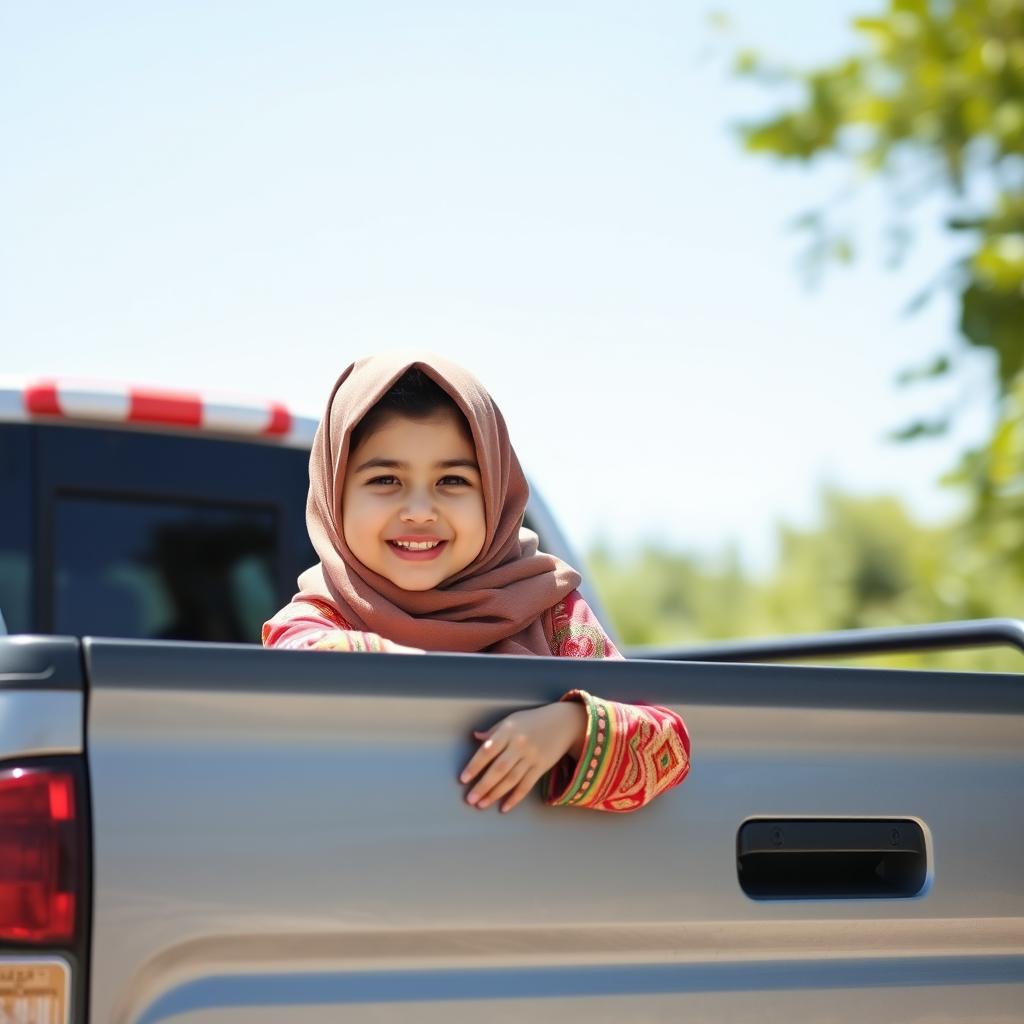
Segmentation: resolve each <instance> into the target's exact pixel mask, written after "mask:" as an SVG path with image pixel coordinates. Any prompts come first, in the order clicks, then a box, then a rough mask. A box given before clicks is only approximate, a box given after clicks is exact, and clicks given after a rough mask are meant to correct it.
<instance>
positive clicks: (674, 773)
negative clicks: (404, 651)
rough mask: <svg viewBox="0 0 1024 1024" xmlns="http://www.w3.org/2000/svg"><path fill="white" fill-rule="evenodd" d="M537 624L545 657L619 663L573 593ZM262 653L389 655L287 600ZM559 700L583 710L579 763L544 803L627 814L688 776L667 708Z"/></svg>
mask: <svg viewBox="0 0 1024 1024" xmlns="http://www.w3.org/2000/svg"><path fill="white" fill-rule="evenodd" d="M542 622H543V627H544V632H545V635H546V636H547V640H548V646H549V648H550V650H551V653H552V655H554V656H555V657H559V658H617V659H619V658H621V657H622V655H621V654H619V652H618V651H617V650H616V649H615V645H614V644H613V643H612V641H611V639H610V638H609V637H608V635H607V633H605V631H604V629H603V628H602V627H601V624H600V622H598V620H597V617H596V616H595V615H594V613H593V612H592V611H591V610H590V606H589V605H588V604H587V602H586V601H585V600H584V599H583V598H582V596H581V595H580V594H579V592H578V591H573V592H572V593H571V594H570V595H569V596H568V597H567V598H565V600H563V601H560V602H559V603H558V604H557V605H555V607H554V608H552V609H550V610H549V611H548V612H547V613H546V614H545V615H544V616H542ZM263 644H264V646H265V647H278V648H287V649H291V650H318V651H381V652H386V651H389V650H391V649H392V647H391V644H390V642H389V641H388V640H386V639H385V638H384V637H381V636H378V635H377V634H376V633H366V632H363V631H361V630H355V629H352V628H350V626H349V624H348V623H347V622H346V621H345V620H344V619H343V618H342V616H341V614H340V612H339V611H338V609H337V608H335V607H334V606H333V605H332V604H331V603H330V602H329V601H326V600H322V599H319V598H308V597H307V598H303V599H301V600H295V601H292V603H291V604H289V605H288V606H287V607H285V608H283V609H282V610H281V611H279V612H278V613H277V614H276V615H275V616H274V617H273V618H272V619H271V620H270V621H269V622H268V623H266V624H265V625H264V627H263ZM562 700H575V701H579V702H580V703H582V704H583V705H584V706H585V707H586V709H587V719H588V721H587V732H586V737H585V739H584V741H583V754H582V756H581V757H580V759H579V762H578V763H575V764H574V763H573V760H572V758H570V757H566V758H565V759H564V760H563V761H562V762H561V763H560V764H558V765H556V766H555V768H553V769H552V770H551V772H549V773H548V776H547V779H546V780H545V781H544V783H543V785H544V791H545V798H546V801H547V803H549V804H552V805H557V806H567V807H586V808H590V809H592V810H598V811H615V812H623V811H634V810H636V809H637V808H639V807H643V806H644V804H647V803H650V801H651V800H653V799H654V798H655V797H656V796H657V795H658V794H659V793H663V792H664V791H665V790H666V789H671V788H672V787H673V786H676V785H678V784H679V783H680V782H682V781H683V779H684V778H685V777H686V774H687V772H688V771H689V770H690V737H689V734H688V733H687V731H686V726H685V724H684V723H683V720H682V718H680V716H679V715H677V714H676V713H675V712H674V711H670V710H669V709H668V708H662V707H653V706H646V705H633V704H621V703H617V702H616V701H609V700H602V699H601V698H600V697H594V696H592V695H591V694H589V693H586V692H585V691H583V690H572V691H571V692H569V693H567V694H565V696H564V697H562Z"/></svg>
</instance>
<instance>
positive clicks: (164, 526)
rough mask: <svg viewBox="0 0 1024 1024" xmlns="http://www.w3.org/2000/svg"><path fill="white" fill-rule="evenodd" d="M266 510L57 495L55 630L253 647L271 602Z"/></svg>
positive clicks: (273, 531)
mask: <svg viewBox="0 0 1024 1024" xmlns="http://www.w3.org/2000/svg"><path fill="white" fill-rule="evenodd" d="M276 536H277V524H276V517H275V513H274V511H273V510H272V509H267V508H260V507H256V508H251V507H230V506H220V505H200V504H190V503H186V502H176V501H153V500H121V499H113V498H110V497H93V496H81V495H58V496H57V499H56V502H55V517H54V551H55V561H56V565H57V567H58V568H57V573H56V587H55V592H54V603H55V608H54V628H55V631H56V632H58V633H71V634H76V635H79V636H81V635H83V634H91V635H93V636H118V637H136V638H140V639H143V638H144V639H163V640H214V641H223V642H231V641H248V642H252V643H258V642H259V638H260V627H261V626H262V624H263V622H264V621H265V620H266V619H268V618H270V616H272V615H273V614H274V612H275V611H276V610H277V608H278V595H277V589H278V588H277V580H276V575H275V567H276V565H277V557H278V556H277V551H276V550H275V545H276V540H275V538H276Z"/></svg>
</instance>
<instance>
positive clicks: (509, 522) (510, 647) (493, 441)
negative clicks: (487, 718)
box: [296, 354, 580, 654]
mask: <svg viewBox="0 0 1024 1024" xmlns="http://www.w3.org/2000/svg"><path fill="white" fill-rule="evenodd" d="M412 367H416V368H418V369H420V370H422V371H423V372H424V373H425V374H426V375H427V376H428V377H430V378H431V379H432V380H434V381H435V382H436V383H437V384H438V385H439V386H440V387H441V388H442V389H443V390H444V391H446V392H447V393H448V394H449V395H450V396H451V397H452V399H453V400H454V402H455V404H456V405H457V406H458V407H459V409H460V410H461V411H462V414H463V415H464V416H465V417H466V421H467V422H468V423H469V427H470V430H471V431H472V435H473V443H474V445H475V446H476V457H477V463H478V464H479V466H480V473H481V478H482V485H483V498H484V516H485V522H486V534H485V539H484V546H483V548H482V549H481V551H480V554H479V555H478V556H477V557H476V559H475V560H474V561H473V562H471V563H470V564H469V565H468V566H466V568H464V569H463V570H462V571H461V572H459V573H457V574H456V575H455V576H452V577H451V578H450V579H447V580H445V581H444V582H443V583H441V585H440V586H438V587H436V588H435V589H433V590H426V591H410V590H402V589H401V588H400V587H397V586H395V584H393V583H392V582H391V581H390V580H387V579H385V578H384V577H383V576H379V575H377V573H375V572H373V571H371V570H370V569H368V568H367V567H366V566H364V565H363V564H362V563H361V562H360V561H359V560H358V559H357V558H356V557H355V555H353V554H352V552H351V551H350V550H349V547H348V545H347V544H346V543H345V538H344V535H343V534H342V528H341V523H342V517H341V495H342V490H343V487H344V482H345V465H346V462H347V460H348V454H349V451H348V449H349V438H350V437H351V434H352V428H353V427H354V426H355V425H356V424H357V423H358V422H359V421H360V420H361V419H362V418H363V416H365V415H366V413H367V412H369V411H370V409H371V408H373V406H374V405H375V404H376V402H377V401H378V400H379V399H380V398H381V397H382V396H383V395H384V393H385V392H386V391H387V390H388V389H389V388H390V387H391V386H392V385H393V384H394V383H395V382H396V381H397V380H398V378H399V377H401V376H402V374H403V373H405V372H406V370H409V369H410V368H412ZM529 493H530V492H529V487H528V485H527V483H526V477H525V476H524V475H523V471H522V469H521V468H520V465H519V460H518V459H517V458H516V454H515V452H514V451H513V450H512V445H511V443H510V441H509V437H508V430H507V428H506V426H505V420H504V418H503V417H502V415H501V412H500V410H499V409H498V407H497V405H495V404H494V399H492V398H491V396H490V395H489V394H488V393H487V392H486V391H485V390H484V388H483V386H482V385H481V384H480V382H479V381H478V380H477V379H476V378H475V377H473V376H472V374H470V373H469V372H467V371H466V370H464V369H462V367H460V366H456V365H455V364H454V363H451V362H449V361H448V360H446V359H443V358H441V357H439V356H433V355H431V356H425V357H409V356H408V355H401V354H395V355H381V356H371V357H369V358H368V359H361V360H360V361H359V362H356V363H353V364H352V365H351V366H349V368H348V369H347V370H345V372H344V373H343V374H342V375H341V377H339V378H338V382H337V384H335V386H334V390H333V391H332V392H331V397H330V398H329V399H328V402H327V411H326V412H325V413H324V417H323V419H322V420H321V421H320V426H319V427H318V428H317V432H316V436H315V437H314V439H313V449H312V451H311V452H310V457H309V498H308V501H307V504H306V525H307V527H308V529H309V536H310V539H311V540H312V542H313V547H314V548H315V549H316V553H317V554H318V555H319V556H320V562H319V564H318V565H315V566H313V567H312V568H311V569H307V570H306V571H305V572H304V573H303V574H302V575H301V576H300V577H299V594H297V595H296V597H298V598H302V597H318V598H327V599H328V600H329V601H332V602H333V603H334V604H335V605H337V607H338V610H339V611H340V612H341V614H342V616H343V617H344V618H345V619H346V620H347V621H348V622H349V623H351V624H352V626H353V628H355V629H360V630H366V631H368V632H372V633H379V634H380V635H381V636H383V637H386V638H387V639H388V640H394V641H396V642H397V643H400V644H404V645H406V646H409V647H422V648H424V649H426V650H428V651H489V652H491V653H495V654H550V653H551V649H550V647H549V646H548V641H547V637H546V635H545V631H544V627H543V624H542V622H541V616H542V615H543V614H544V612H545V611H547V609H549V608H551V607H553V606H554V605H555V604H557V603H558V602H559V601H560V600H561V599H562V598H564V597H565V596H566V595H567V594H570V593H571V592H572V591H573V590H575V589H576V588H577V587H578V586H579V583H580V576H579V574H578V573H577V572H576V570H575V569H573V568H572V567H571V566H569V565H567V564H566V563H565V562H563V561H561V560H560V559H558V558H555V557H554V556H553V555H546V554H544V553H543V552H540V551H538V550H537V535H536V534H535V533H533V532H531V531H530V530H526V529H524V528H523V526H522V523H523V513H524V511H525V509H526V500H527V498H528V497H529Z"/></svg>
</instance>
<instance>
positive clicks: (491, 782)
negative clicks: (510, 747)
mask: <svg viewBox="0 0 1024 1024" xmlns="http://www.w3.org/2000/svg"><path fill="white" fill-rule="evenodd" d="M519 760H520V758H519V755H518V754H513V753H511V752H510V751H507V750H506V751H505V753H504V754H502V755H501V756H500V757H498V758H496V759H495V761H494V764H492V765H491V767H490V768H488V769H487V771H486V772H484V775H483V778H482V779H480V781H479V782H477V784H476V785H475V786H474V787H473V788H472V789H471V790H470V791H469V794H468V795H467V796H466V801H467V803H471V804H478V803H479V802H480V801H481V800H483V798H484V797H486V796H488V795H489V794H490V792H491V790H492V789H494V787H495V786H496V785H498V783H499V782H501V780H502V779H503V778H505V776H506V775H507V774H508V773H509V772H510V771H511V770H512V769H513V768H514V767H515V765H516V764H518V762H519Z"/></svg>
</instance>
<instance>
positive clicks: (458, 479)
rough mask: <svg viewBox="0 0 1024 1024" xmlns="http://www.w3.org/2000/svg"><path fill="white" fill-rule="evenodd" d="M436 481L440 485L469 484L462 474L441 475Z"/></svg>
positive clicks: (458, 485)
mask: <svg viewBox="0 0 1024 1024" xmlns="http://www.w3.org/2000/svg"><path fill="white" fill-rule="evenodd" d="M438 483H439V484H440V486H441V487H460V486H462V485H463V484H464V485H465V486H467V487H468V486H469V481H468V480H467V479H466V478H465V477H464V476H443V477H441V479H440V480H439V481H438Z"/></svg>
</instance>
